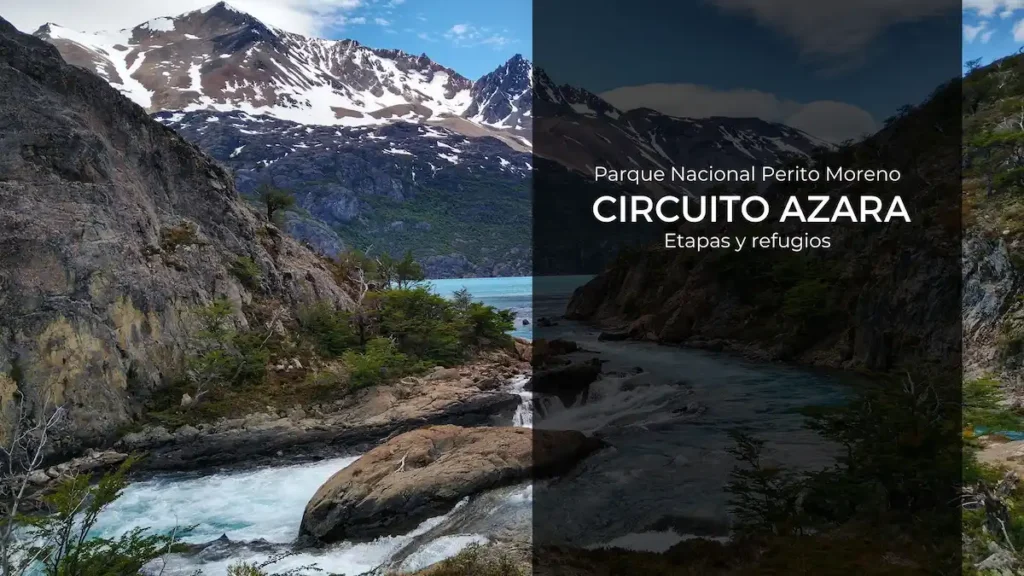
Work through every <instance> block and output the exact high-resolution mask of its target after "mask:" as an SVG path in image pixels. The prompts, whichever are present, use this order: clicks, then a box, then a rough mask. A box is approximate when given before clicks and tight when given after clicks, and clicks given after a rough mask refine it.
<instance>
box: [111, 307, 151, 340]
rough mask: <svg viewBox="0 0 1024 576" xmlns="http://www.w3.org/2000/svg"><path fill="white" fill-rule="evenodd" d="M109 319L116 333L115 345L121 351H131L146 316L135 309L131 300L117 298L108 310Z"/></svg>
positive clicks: (139, 334) (139, 337)
mask: <svg viewBox="0 0 1024 576" xmlns="http://www.w3.org/2000/svg"><path fill="white" fill-rule="evenodd" d="M110 319H111V320H113V322H114V330H115V331H116V332H117V343H118V344H119V345H120V346H121V349H122V350H126V351H127V350H131V349H132V348H134V347H135V345H136V344H137V343H138V342H139V340H140V339H141V335H142V333H143V324H144V323H145V322H146V321H147V318H146V315H145V314H143V313H142V312H141V311H140V310H138V309H137V308H135V306H134V305H133V304H132V300H131V298H128V297H125V296H118V297H117V300H116V301H115V302H114V306H113V307H112V308H111V310H110Z"/></svg>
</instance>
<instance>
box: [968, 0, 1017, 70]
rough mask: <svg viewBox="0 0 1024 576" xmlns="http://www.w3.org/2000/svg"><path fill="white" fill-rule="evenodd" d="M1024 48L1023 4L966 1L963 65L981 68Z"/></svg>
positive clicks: (1013, 0)
mask: <svg viewBox="0 0 1024 576" xmlns="http://www.w3.org/2000/svg"><path fill="white" fill-rule="evenodd" d="M1022 46H1024V0H963V47H964V54H963V58H964V62H967V61H970V60H976V59H978V58H980V59H981V63H982V64H988V63H989V62H991V61H993V60H996V59H998V58H1000V57H1003V56H1006V55H1009V54H1013V53H1015V52H1017V51H1018V50H1020V48H1021V47H1022Z"/></svg>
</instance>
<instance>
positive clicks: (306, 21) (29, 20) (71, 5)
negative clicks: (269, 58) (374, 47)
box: [3, 0, 363, 36]
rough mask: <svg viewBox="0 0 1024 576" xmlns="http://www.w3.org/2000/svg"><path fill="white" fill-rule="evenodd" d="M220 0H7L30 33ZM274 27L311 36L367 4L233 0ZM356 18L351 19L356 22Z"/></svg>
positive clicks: (6, 9)
mask: <svg viewBox="0 0 1024 576" xmlns="http://www.w3.org/2000/svg"><path fill="white" fill-rule="evenodd" d="M214 1H215V0H178V1H177V2H174V3H173V4H171V3H168V2H166V0H104V2H102V4H101V3H98V2H86V1H83V0H34V1H31V2H29V1H15V2H5V3H4V6H3V17H4V18H6V19H7V20H9V21H10V22H11V23H12V24H14V25H15V26H16V27H17V28H18V29H20V30H22V31H24V32H33V31H35V29H36V28H38V27H39V26H41V25H43V24H45V23H47V22H55V23H58V24H61V25H62V26H66V27H68V28H73V29H76V30H84V31H89V32H94V31H98V30H118V29H121V28H130V27H133V26H136V25H138V24H141V23H142V22H145V21H147V20H150V19H153V18H157V17H160V16H176V15H178V14H181V13H184V12H189V11H192V10H196V9H199V8H202V7H204V6H208V5H209V4H211V3H213V2H214ZM229 3H230V4H231V5H232V6H234V7H235V8H238V9H239V10H244V11H245V12H248V13H249V14H252V15H253V16H255V17H256V18H259V19H260V20H262V21H263V22H264V23H266V24H268V25H270V26H276V27H278V28H283V29H285V30H288V31H291V32H297V33H299V34H305V35H307V36H320V35H322V34H323V33H324V32H325V31H326V30H328V29H329V28H331V27H335V26H340V25H342V24H344V23H345V22H346V18H345V16H346V15H347V14H348V13H350V12H352V11H353V10H355V9H357V8H359V7H360V6H361V5H362V3H363V2H362V0H230V2H229ZM354 20H356V19H349V20H348V22H354Z"/></svg>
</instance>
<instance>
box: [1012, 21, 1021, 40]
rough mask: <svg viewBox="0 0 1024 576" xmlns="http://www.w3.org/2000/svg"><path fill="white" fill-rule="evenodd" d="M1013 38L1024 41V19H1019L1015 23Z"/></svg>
mask: <svg viewBox="0 0 1024 576" xmlns="http://www.w3.org/2000/svg"><path fill="white" fill-rule="evenodd" d="M1013 39H1014V40H1015V41H1017V42H1024V20H1017V22H1016V23H1015V24H1014V25H1013Z"/></svg>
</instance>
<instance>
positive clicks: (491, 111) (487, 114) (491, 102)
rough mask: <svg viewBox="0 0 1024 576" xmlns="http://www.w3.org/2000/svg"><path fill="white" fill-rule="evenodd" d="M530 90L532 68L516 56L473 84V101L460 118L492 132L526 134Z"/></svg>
mask: <svg viewBox="0 0 1024 576" xmlns="http://www.w3.org/2000/svg"><path fill="white" fill-rule="evenodd" d="M532 88H533V65H532V64H531V63H530V61H529V60H526V59H525V58H523V56H522V55H521V54H516V55H515V56H513V57H512V58H509V59H508V61H506V62H505V63H504V64H502V65H501V66H499V67H498V68H497V69H496V70H494V71H493V72H489V73H487V74H485V75H484V76H482V77H481V78H480V79H479V80H477V81H476V82H475V83H474V84H473V90H472V91H471V95H472V99H473V101H472V103H471V104H470V106H469V108H468V109H467V110H466V112H465V113H464V116H465V117H467V118H469V119H470V120H472V121H474V122H477V123H478V124H484V125H487V126H491V127H494V128H501V129H512V130H522V131H530V130H532V128H533V94H532Z"/></svg>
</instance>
